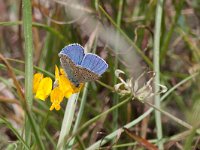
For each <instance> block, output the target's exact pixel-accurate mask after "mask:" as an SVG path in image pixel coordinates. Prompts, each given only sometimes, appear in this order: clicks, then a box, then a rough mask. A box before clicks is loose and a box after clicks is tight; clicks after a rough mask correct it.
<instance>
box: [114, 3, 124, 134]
mask: <svg viewBox="0 0 200 150" xmlns="http://www.w3.org/2000/svg"><path fill="white" fill-rule="evenodd" d="M122 6H123V0H119V9H118V14H117V26H118V27H119V28H120V25H121V18H122ZM118 45H119V33H117V38H116V43H115V47H116V48H115V49H116V55H115V66H114V71H113V72H115V70H116V69H118ZM115 84H117V77H116V76H115V75H114V85H115ZM118 102H119V95H118V94H117V93H116V92H115V93H114V96H113V105H117V104H118ZM117 128H118V108H117V109H115V110H114V111H113V130H116V129H117Z"/></svg>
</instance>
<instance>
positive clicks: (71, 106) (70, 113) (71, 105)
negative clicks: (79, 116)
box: [57, 94, 79, 150]
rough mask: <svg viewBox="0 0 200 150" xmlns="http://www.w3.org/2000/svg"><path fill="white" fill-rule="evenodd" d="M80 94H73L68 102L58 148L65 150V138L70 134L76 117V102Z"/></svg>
mask: <svg viewBox="0 0 200 150" xmlns="http://www.w3.org/2000/svg"><path fill="white" fill-rule="evenodd" d="M78 96H79V94H73V95H72V96H71V97H70V98H69V100H68V103H67V106H66V109H65V114H64V118H63V121H62V127H61V131H60V136H59V139H58V144H57V149H58V150H63V149H64V146H65V138H66V137H67V136H68V135H69V132H70V129H71V126H72V121H73V118H74V113H75V108H76V103H77V100H78Z"/></svg>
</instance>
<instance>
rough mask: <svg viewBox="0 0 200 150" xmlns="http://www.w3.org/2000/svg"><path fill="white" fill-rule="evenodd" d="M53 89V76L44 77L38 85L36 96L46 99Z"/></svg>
mask: <svg viewBox="0 0 200 150" xmlns="http://www.w3.org/2000/svg"><path fill="white" fill-rule="evenodd" d="M51 90H52V80H51V78H49V77H46V78H43V79H42V80H41V81H40V83H39V85H38V89H37V92H36V95H35V98H38V99H41V100H43V101H44V100H45V99H46V98H47V97H48V96H49V94H50V93H51Z"/></svg>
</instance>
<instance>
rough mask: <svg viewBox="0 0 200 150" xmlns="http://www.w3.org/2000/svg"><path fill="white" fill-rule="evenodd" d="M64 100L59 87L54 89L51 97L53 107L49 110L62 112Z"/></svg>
mask: <svg viewBox="0 0 200 150" xmlns="http://www.w3.org/2000/svg"><path fill="white" fill-rule="evenodd" d="M63 98H64V94H63V93H62V91H60V89H59V88H58V87H56V88H54V89H53V90H52V91H51V95H50V100H51V103H52V105H51V107H50V109H49V110H53V109H54V108H55V109H56V110H60V103H61V102H62V100H63Z"/></svg>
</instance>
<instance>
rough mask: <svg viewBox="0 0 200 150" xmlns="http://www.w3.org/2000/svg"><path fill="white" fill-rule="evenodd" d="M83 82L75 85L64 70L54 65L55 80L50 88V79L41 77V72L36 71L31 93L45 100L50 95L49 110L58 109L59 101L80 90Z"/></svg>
mask: <svg viewBox="0 0 200 150" xmlns="http://www.w3.org/2000/svg"><path fill="white" fill-rule="evenodd" d="M82 87H83V84H80V86H79V87H75V86H74V85H73V84H72V83H71V82H70V80H69V79H68V78H67V77H66V75H65V72H64V70H63V69H62V68H61V69H60V70H59V69H58V67H57V66H55V82H54V87H53V90H52V80H51V78H49V77H46V78H43V74H41V73H36V74H35V75H34V78H33V93H36V95H35V97H36V98H38V99H41V100H45V99H46V98H47V97H48V96H49V95H50V100H51V103H52V105H51V107H50V110H53V109H56V110H60V108H61V106H60V103H61V102H62V101H63V99H64V97H66V98H69V97H70V96H71V95H72V94H74V93H78V92H80V90H81V88H82Z"/></svg>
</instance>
